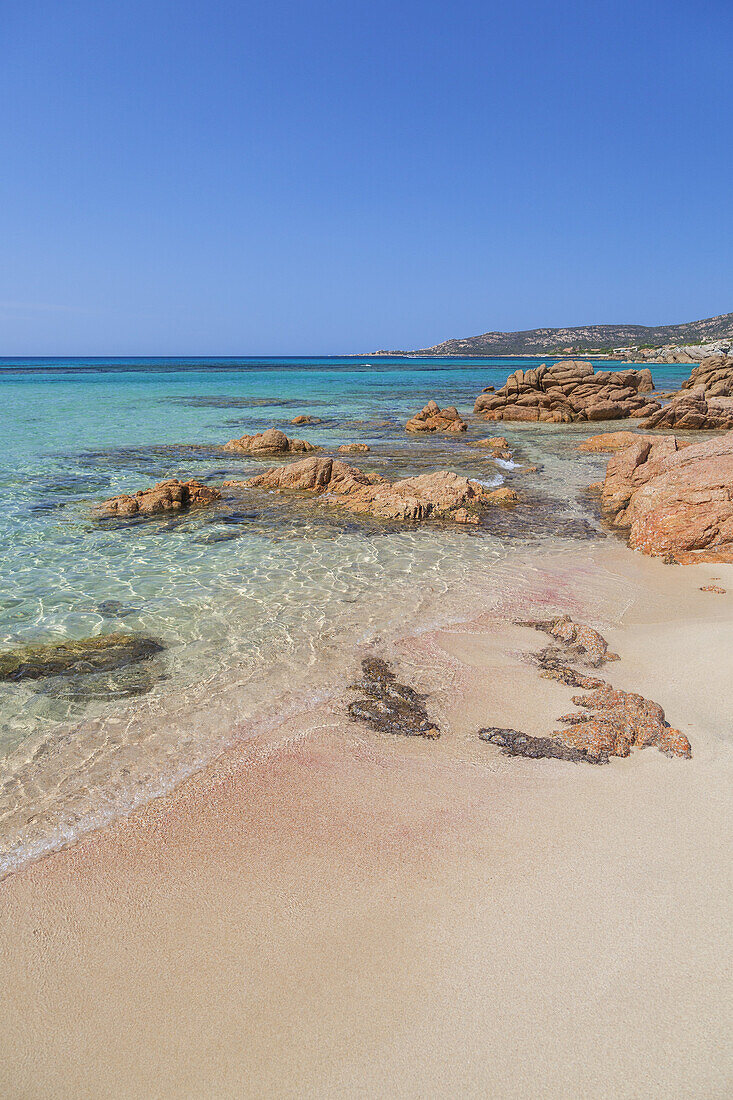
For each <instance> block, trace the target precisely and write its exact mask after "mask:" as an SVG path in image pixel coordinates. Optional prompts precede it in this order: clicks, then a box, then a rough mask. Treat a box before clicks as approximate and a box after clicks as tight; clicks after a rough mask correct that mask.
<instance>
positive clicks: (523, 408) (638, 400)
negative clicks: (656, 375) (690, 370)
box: [474, 360, 659, 424]
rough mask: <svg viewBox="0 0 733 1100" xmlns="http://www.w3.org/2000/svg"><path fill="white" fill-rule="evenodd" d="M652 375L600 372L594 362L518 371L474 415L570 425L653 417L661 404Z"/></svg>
mask: <svg viewBox="0 0 733 1100" xmlns="http://www.w3.org/2000/svg"><path fill="white" fill-rule="evenodd" d="M653 389H654V383H653V381H652V375H651V371H650V370H649V368H648V367H645V368H643V369H642V370H620V371H594V370H593V367H592V365H591V364H590V363H586V362H584V361H582V360H566V361H563V362H559V363H554V364H552V365H551V366H549V367H548V366H547V365H546V364H545V363H542V364H541V365H540V366H539V367H535V368H533V369H532V370H527V371H524V370H517V371H515V372H514V373H513V374H510V375H509V377H508V378H507V380H506V383H505V384H504V385H503V386H502V387H501V389H499V390H497V391H496V393H481V394H479V396H478V397H477V399H476V404H475V405H474V412H475V413H476V414H477V415H479V416H483V417H484V419H485V420H517V421H522V420H525V421H538V422H542V423H554V424H568V423H570V422H572V421H575V420H620V419H623V418H625V417H638V416H639V417H640V416H648V415H649V414H650V413H652V412H654V411H655V410H656V409H658V408H659V402H658V401H655V400H653V399H652V398H650V397H648V396H647V395H648V394H649V393H651V392H652V390H653Z"/></svg>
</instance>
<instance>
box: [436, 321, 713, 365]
mask: <svg viewBox="0 0 733 1100" xmlns="http://www.w3.org/2000/svg"><path fill="white" fill-rule="evenodd" d="M728 338H733V313H723V314H721V315H720V316H719V317H708V318H706V319H704V320H702V321H690V322H688V323H687V324H683V325H660V326H658V327H648V326H645V325H585V326H582V327H579V328H535V329H528V330H526V331H524V332H485V333H483V334H482V335H481V336H469V337H466V338H465V339H457V340H446V341H445V342H444V343H442V344H436V345H435V346H434V347H432V348H421V349H419V354H421V355H482V356H492V355H545V354H551V353H556V354H557V353H560V354H562V353H566V352H575V353H583V352H591V351H595V352H598V351H600V349H603V351H604V352H606V353H608V352H609V351H610V350H611V349H613V348H621V347H662V346H664V345H666V344H673V345H685V344H700V343H708V342H711V341H714V340H724V339H728Z"/></svg>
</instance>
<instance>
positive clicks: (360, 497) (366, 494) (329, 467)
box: [224, 457, 517, 523]
mask: <svg viewBox="0 0 733 1100" xmlns="http://www.w3.org/2000/svg"><path fill="white" fill-rule="evenodd" d="M241 484H242V483H240V482H232V481H229V482H225V483H224V487H225V488H229V487H240V486H241ZM244 485H245V486H247V487H248V488H257V489H276V490H283V489H284V490H300V491H305V492H312V493H319V494H323V496H324V499H325V500H327V501H328V503H330V504H335V505H339V506H341V507H344V508H346V509H347V510H348V511H350V512H353V513H355V514H361V515H370V516H377V517H379V518H381V519H393V520H409V521H412V522H423V521H425V520H428V519H441V518H442V519H450V520H453V521H454V522H455V523H478V522H479V511H480V509H481V508H482V507H483V506H485V505H492V504H514V503H516V500H517V495H516V493H515V492H514V491H513V490H512V489H508V488H506V487H503V488H501V489H494V490H487V489H486V488H485V487H484V486H483V485H482V484H481V483H480V482H478V481H473V480H471V479H469V478H467V477H461V476H459V475H458V474H454V473H452V472H450V471H449V470H437V471H436V472H435V473H430V474H419V475H418V476H417V477H406V478H402V479H401V480H399V481H387V480H386V478H383V477H381V476H380V475H379V474H368V473H365V472H364V471H362V470H358V469H357V468H356V467H354V466H349V465H347V463H345V462H341V461H339V460H338V459H334V458H328V457H322V458H321V457H318V458H306V459H303V460H301V461H300V462H293V463H290V464H289V465H287V466H277V467H274V468H273V469H271V470H267V471H266V472H265V473H263V474H259V475H258V476H257V477H253V478H250V479H249V480H248V481H246V482H244Z"/></svg>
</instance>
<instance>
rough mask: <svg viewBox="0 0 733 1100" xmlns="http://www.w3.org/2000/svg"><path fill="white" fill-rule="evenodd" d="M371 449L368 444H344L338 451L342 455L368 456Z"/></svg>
mask: <svg viewBox="0 0 733 1100" xmlns="http://www.w3.org/2000/svg"><path fill="white" fill-rule="evenodd" d="M370 450H371V447H369V446H368V444H366V443H342V444H341V446H340V447H339V449H338V453H339V454H340V455H366V454H369V452H370Z"/></svg>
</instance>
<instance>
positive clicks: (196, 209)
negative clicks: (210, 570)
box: [0, 0, 733, 355]
mask: <svg viewBox="0 0 733 1100" xmlns="http://www.w3.org/2000/svg"><path fill="white" fill-rule="evenodd" d="M732 56H733V0H696V2H694V0H691V2H686V0H658V2H657V3H650V2H649V0H633V2H632V0H607V2H604V0H583V2H580V0H572V2H571V0H551V2H550V0H514V2H513V3H510V4H507V3H505V2H504V0H502V2H501V3H496V2H494V0H484V2H482V3H481V2H466V0H452V2H450V3H449V2H435V0H424V2H422V3H414V2H412V0H407V2H405V0H402V2H400V0H391V2H389V3H386V2H383V0H368V2H350V0H340V2H335V0H334V2H326V0H314V2H311V0H300V2H284V0H269V2H264V0H261V2H259V3H256V4H254V3H249V2H247V0H238V2H222V0H209V2H201V3H191V2H189V0H175V2H174V0H145V2H139V0H117V2H113V0H93V2H92V0H64V2H63V3H60V2H59V0H43V2H38V0H23V3H15V4H12V3H9V2H6V3H4V4H3V5H2V20H1V21H0V94H1V95H2V102H3V110H2V112H1V113H0V141H1V143H2V145H1V149H2V168H1V169H0V355H34V354H35V355H54V354H59V355H68V354H80V355H83V354H86V355H95V354H96V355H104V354H109V355H115V354H119V355H135V354H138V355H145V354H153V355H155V354H159V355H165V354H170V355H178V354H182V355H183V354H190V355H201V354H204V355H205V354H211V355H216V354H219V355H236V354H298V353H302V354H317V353H324V354H328V353H331V354H337V353H341V352H360V351H368V350H372V349H375V348H379V347H386V348H413V347H421V346H427V345H429V344H432V343H435V342H437V341H439V340H443V339H447V338H449V337H453V336H467V335H473V334H475V333H478V332H483V331H485V330H487V329H505V330H506V329H519V328H534V327H536V326H540V325H562V324H568V325H572V324H583V323H596V322H598V323H600V322H617V321H618V322H621V321H628V322H636V323H641V324H655V323H665V322H667V323H669V322H675V321H684V320H692V319H695V318H698V317H703V316H709V315H713V314H717V313H723V312H729V311H731V310H733V75H732V74H733V67H732V66H731V57H732Z"/></svg>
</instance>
